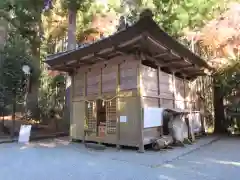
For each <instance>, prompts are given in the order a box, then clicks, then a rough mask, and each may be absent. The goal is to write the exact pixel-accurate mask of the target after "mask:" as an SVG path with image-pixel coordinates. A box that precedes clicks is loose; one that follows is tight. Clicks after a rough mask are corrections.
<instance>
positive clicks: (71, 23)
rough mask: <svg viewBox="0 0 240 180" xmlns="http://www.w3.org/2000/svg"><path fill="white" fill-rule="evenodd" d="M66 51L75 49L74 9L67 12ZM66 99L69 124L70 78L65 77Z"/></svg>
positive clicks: (75, 13)
mask: <svg viewBox="0 0 240 180" xmlns="http://www.w3.org/2000/svg"><path fill="white" fill-rule="evenodd" d="M68 13H69V17H68V22H69V23H68V50H73V49H75V48H76V18H77V11H76V10H74V9H70V8H69V10H68ZM65 95H66V98H65V109H64V120H65V121H66V122H67V124H70V103H71V102H70V100H71V98H70V96H71V80H70V76H69V75H66V94H65Z"/></svg>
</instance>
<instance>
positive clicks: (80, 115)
mask: <svg viewBox="0 0 240 180" xmlns="http://www.w3.org/2000/svg"><path fill="white" fill-rule="evenodd" d="M72 113H73V115H72V119H71V125H70V136H71V137H72V138H74V139H81V138H82V137H83V135H84V132H83V130H84V116H85V103H84V102H73V110H72Z"/></svg>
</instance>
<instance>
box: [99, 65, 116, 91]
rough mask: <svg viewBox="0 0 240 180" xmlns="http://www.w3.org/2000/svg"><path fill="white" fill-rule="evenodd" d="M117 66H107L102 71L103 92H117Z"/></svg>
mask: <svg viewBox="0 0 240 180" xmlns="http://www.w3.org/2000/svg"><path fill="white" fill-rule="evenodd" d="M116 88H117V65H111V66H107V67H105V68H103V69H102V92H103V93H107V92H116Z"/></svg>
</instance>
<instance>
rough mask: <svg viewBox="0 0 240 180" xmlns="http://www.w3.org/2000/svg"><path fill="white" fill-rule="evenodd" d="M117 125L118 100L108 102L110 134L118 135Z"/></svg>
mask: <svg viewBox="0 0 240 180" xmlns="http://www.w3.org/2000/svg"><path fill="white" fill-rule="evenodd" d="M116 124H117V100H116V99H113V100H111V101H108V102H106V126H107V133H108V134H115V133H116Z"/></svg>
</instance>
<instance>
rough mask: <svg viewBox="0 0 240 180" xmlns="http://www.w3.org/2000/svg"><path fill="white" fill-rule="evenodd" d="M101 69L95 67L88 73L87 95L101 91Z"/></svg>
mask: <svg viewBox="0 0 240 180" xmlns="http://www.w3.org/2000/svg"><path fill="white" fill-rule="evenodd" d="M100 75H101V69H93V70H91V71H89V72H88V73H87V95H96V94H98V93H99V83H100Z"/></svg>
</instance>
